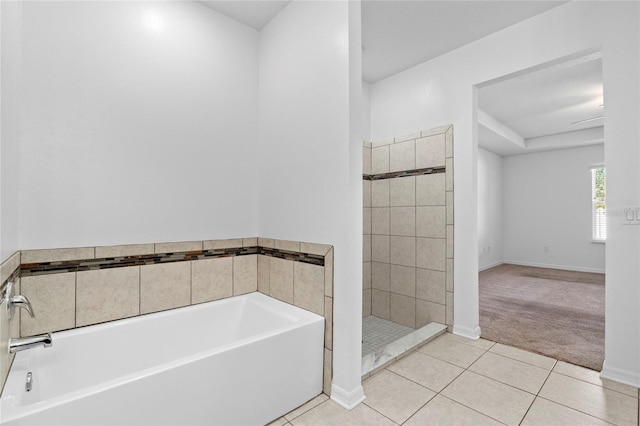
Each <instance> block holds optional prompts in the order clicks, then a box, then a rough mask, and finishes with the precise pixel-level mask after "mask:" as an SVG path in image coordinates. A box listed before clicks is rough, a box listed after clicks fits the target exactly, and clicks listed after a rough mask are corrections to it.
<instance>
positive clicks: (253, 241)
mask: <svg viewBox="0 0 640 426" xmlns="http://www.w3.org/2000/svg"><path fill="white" fill-rule="evenodd" d="M257 245H258V237H252V238H243V239H242V247H255V246H257Z"/></svg>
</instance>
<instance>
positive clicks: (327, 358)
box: [322, 348, 333, 396]
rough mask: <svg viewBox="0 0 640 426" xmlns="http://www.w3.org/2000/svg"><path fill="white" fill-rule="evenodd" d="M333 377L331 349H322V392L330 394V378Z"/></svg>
mask: <svg viewBox="0 0 640 426" xmlns="http://www.w3.org/2000/svg"><path fill="white" fill-rule="evenodd" d="M332 379H333V351H331V350H329V349H326V348H325V350H324V362H323V368H322V392H324V393H325V394H327V395H329V396H331V380H332Z"/></svg>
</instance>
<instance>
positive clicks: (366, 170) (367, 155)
mask: <svg viewBox="0 0 640 426" xmlns="http://www.w3.org/2000/svg"><path fill="white" fill-rule="evenodd" d="M362 174H365V175H370V174H371V148H368V147H366V146H363V147H362Z"/></svg>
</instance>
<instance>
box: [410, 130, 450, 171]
mask: <svg viewBox="0 0 640 426" xmlns="http://www.w3.org/2000/svg"><path fill="white" fill-rule="evenodd" d="M444 165H445V137H444V135H443V134H439V135H433V136H427V137H424V138H420V139H418V140H416V169H422V168H426V167H441V166H444Z"/></svg>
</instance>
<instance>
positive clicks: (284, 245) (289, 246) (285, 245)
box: [275, 240, 300, 252]
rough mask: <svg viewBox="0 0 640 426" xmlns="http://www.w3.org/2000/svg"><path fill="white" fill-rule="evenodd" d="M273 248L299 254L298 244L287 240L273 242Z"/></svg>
mask: <svg viewBox="0 0 640 426" xmlns="http://www.w3.org/2000/svg"><path fill="white" fill-rule="evenodd" d="M275 248H276V249H278V250H286V251H293V252H300V242H299V241H288V240H275Z"/></svg>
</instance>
